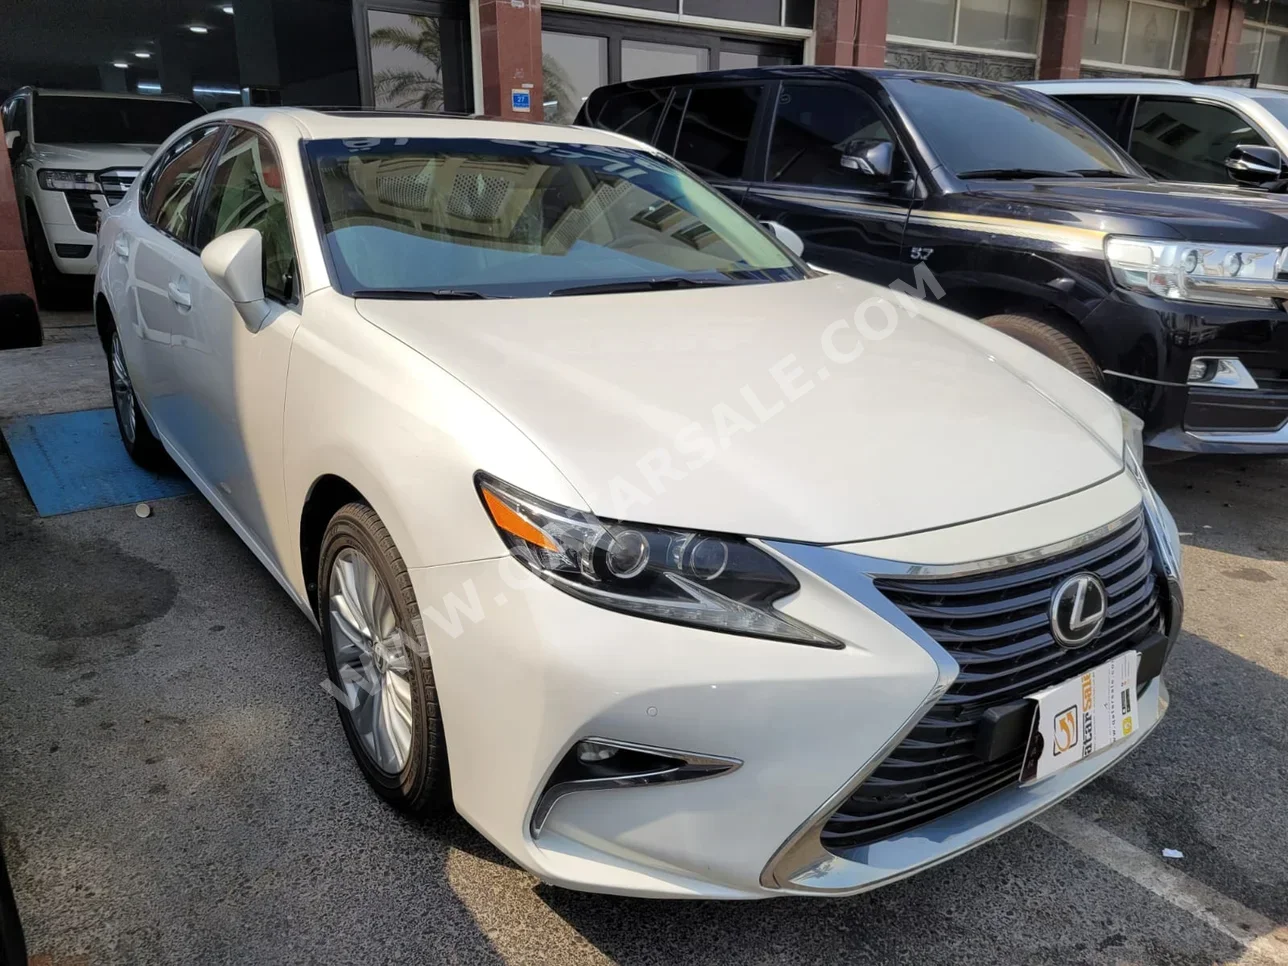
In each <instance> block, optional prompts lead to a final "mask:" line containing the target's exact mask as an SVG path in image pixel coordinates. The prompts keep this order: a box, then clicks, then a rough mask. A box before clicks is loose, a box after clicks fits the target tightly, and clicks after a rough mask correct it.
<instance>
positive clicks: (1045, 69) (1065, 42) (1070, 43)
mask: <svg viewBox="0 0 1288 966" xmlns="http://www.w3.org/2000/svg"><path fill="white" fill-rule="evenodd" d="M1086 25H1087V0H1047V4H1046V13H1045V15H1044V18H1043V21H1042V50H1041V53H1039V55H1038V78H1039V79H1040V80H1064V79H1066V78H1069V77H1077V76H1078V75H1079V74H1081V73H1082V32H1083V30H1084V29H1085V27H1086Z"/></svg>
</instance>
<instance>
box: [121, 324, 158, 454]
mask: <svg viewBox="0 0 1288 966" xmlns="http://www.w3.org/2000/svg"><path fill="white" fill-rule="evenodd" d="M107 383H108V387H109V388H110V389H111V391H112V409H113V411H114V412H115V413H116V428H117V429H118V430H119V431H120V433H121V442H122V443H123V444H124V445H125V451H126V452H127V453H129V454H130V459H132V460H134V462H135V463H137V464H138V465H139V466H142V467H144V468H145V469H149V470H163V469H168V468H169V466H170V457H169V454H167V453H166V451H165V447H164V446H162V445H161V441H160V440H159V439H157V438H156V437H155V436H154V435H152V430H151V429H149V428H148V421H147V420H146V419H145V418H144V416H143V410H141V409H140V408H139V400H138V398H137V397H136V396H135V395H134V384H133V383H132V382H131V381H130V371H129V369H128V368H127V367H126V364H125V353H124V352H122V351H121V337H120V336H119V335H118V334H117V331H116V327H115V326H113V327H112V329H111V331H110V332H109V333H108V338H107Z"/></svg>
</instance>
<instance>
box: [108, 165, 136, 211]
mask: <svg viewBox="0 0 1288 966" xmlns="http://www.w3.org/2000/svg"><path fill="white" fill-rule="evenodd" d="M138 176H139V173H138V172H137V171H133V170H129V169H121V170H116V171H100V172H99V174H98V184H99V187H101V188H102V189H103V196H104V197H105V198H107V203H108V205H114V204H116V203H117V202H118V201H120V200H121V199H122V198H124V197H125V192H127V191H129V190H130V185H132V184H134V179H135V178H137V177H138Z"/></svg>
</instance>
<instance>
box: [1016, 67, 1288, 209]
mask: <svg viewBox="0 0 1288 966" xmlns="http://www.w3.org/2000/svg"><path fill="white" fill-rule="evenodd" d="M1023 86H1024V87H1031V88H1033V89H1034V90H1039V91H1041V92H1042V93H1044V94H1047V95H1050V96H1051V97H1054V98H1056V99H1058V100H1061V101H1063V102H1064V103H1065V104H1067V105H1069V106H1070V107H1072V108H1074V109H1075V110H1077V111H1079V112H1081V113H1082V114H1083V115H1085V116H1086V117H1087V118H1088V119H1090V120H1091V121H1093V122H1094V123H1095V124H1097V125H1099V126H1100V127H1101V128H1102V129H1103V130H1104V131H1105V132H1106V133H1107V134H1109V136H1110V137H1112V138H1113V139H1114V140H1115V141H1117V142H1118V143H1119V144H1120V145H1122V146H1123V147H1124V148H1126V149H1127V150H1128V151H1129V152H1130V153H1131V156H1132V157H1133V158H1135V159H1136V160H1137V161H1138V162H1139V163H1140V165H1141V166H1142V167H1143V168H1144V169H1145V170H1146V171H1148V172H1149V173H1150V174H1151V175H1153V176H1154V177H1155V178H1157V179H1159V180H1160V181H1188V182H1200V183H1207V184H1242V185H1266V184H1269V183H1272V182H1276V181H1281V180H1283V179H1284V178H1285V177H1288V167H1285V160H1288V91H1274V90H1266V89H1264V88H1256V87H1218V86H1215V85H1212V84H1194V83H1190V82H1188V81H1182V80H1143V79H1133V78H1122V79H1097V80H1091V79H1088V80H1067V81H1032V82H1026V83H1025V84H1024V85H1023Z"/></svg>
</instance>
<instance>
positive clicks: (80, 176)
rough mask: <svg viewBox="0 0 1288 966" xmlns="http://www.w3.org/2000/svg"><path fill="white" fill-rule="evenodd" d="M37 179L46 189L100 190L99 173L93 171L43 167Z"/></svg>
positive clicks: (37, 174) (38, 172) (37, 173)
mask: <svg viewBox="0 0 1288 966" xmlns="http://www.w3.org/2000/svg"><path fill="white" fill-rule="evenodd" d="M36 180H37V181H39V182H40V186H41V187H42V188H44V189H45V190H46V191H98V190H99V187H98V175H97V174H95V173H94V172H93V171H61V170H59V169H57V168H41V169H40V170H39V171H37V172H36Z"/></svg>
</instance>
